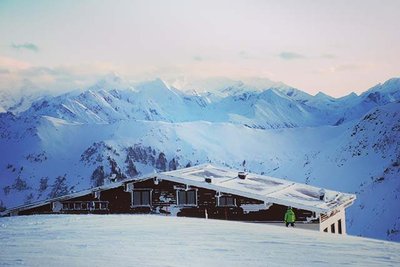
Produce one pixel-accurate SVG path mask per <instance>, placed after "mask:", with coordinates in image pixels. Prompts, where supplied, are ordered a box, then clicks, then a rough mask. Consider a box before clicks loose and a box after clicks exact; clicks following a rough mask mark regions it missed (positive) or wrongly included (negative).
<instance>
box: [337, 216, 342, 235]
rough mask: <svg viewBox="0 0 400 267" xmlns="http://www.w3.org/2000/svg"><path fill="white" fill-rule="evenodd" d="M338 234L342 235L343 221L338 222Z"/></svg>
mask: <svg viewBox="0 0 400 267" xmlns="http://www.w3.org/2000/svg"><path fill="white" fill-rule="evenodd" d="M338 233H339V234H342V220H341V219H340V220H339V221H338Z"/></svg>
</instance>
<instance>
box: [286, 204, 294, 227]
mask: <svg viewBox="0 0 400 267" xmlns="http://www.w3.org/2000/svg"><path fill="white" fill-rule="evenodd" d="M295 221H296V214H294V211H293V209H292V207H288V209H287V211H286V213H285V223H286V227H288V226H289V224H290V225H291V226H292V227H294V222H295Z"/></svg>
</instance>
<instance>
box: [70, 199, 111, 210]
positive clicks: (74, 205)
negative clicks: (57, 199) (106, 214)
mask: <svg viewBox="0 0 400 267" xmlns="http://www.w3.org/2000/svg"><path fill="white" fill-rule="evenodd" d="M107 209H108V201H68V202H63V203H62V210H107Z"/></svg>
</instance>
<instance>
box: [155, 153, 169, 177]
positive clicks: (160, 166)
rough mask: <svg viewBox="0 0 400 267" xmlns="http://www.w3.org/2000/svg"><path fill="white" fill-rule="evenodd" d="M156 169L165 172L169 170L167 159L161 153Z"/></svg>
mask: <svg viewBox="0 0 400 267" xmlns="http://www.w3.org/2000/svg"><path fill="white" fill-rule="evenodd" d="M156 168H157V169H158V170H160V171H164V172H165V171H166V170H167V159H166V158H165V154H164V153H163V152H161V153H160V154H159V155H158V159H157V161H156Z"/></svg>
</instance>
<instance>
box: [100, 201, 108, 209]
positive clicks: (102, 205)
mask: <svg viewBox="0 0 400 267" xmlns="http://www.w3.org/2000/svg"><path fill="white" fill-rule="evenodd" d="M107 208H108V203H107V202H100V209H101V210H106V209H107Z"/></svg>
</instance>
